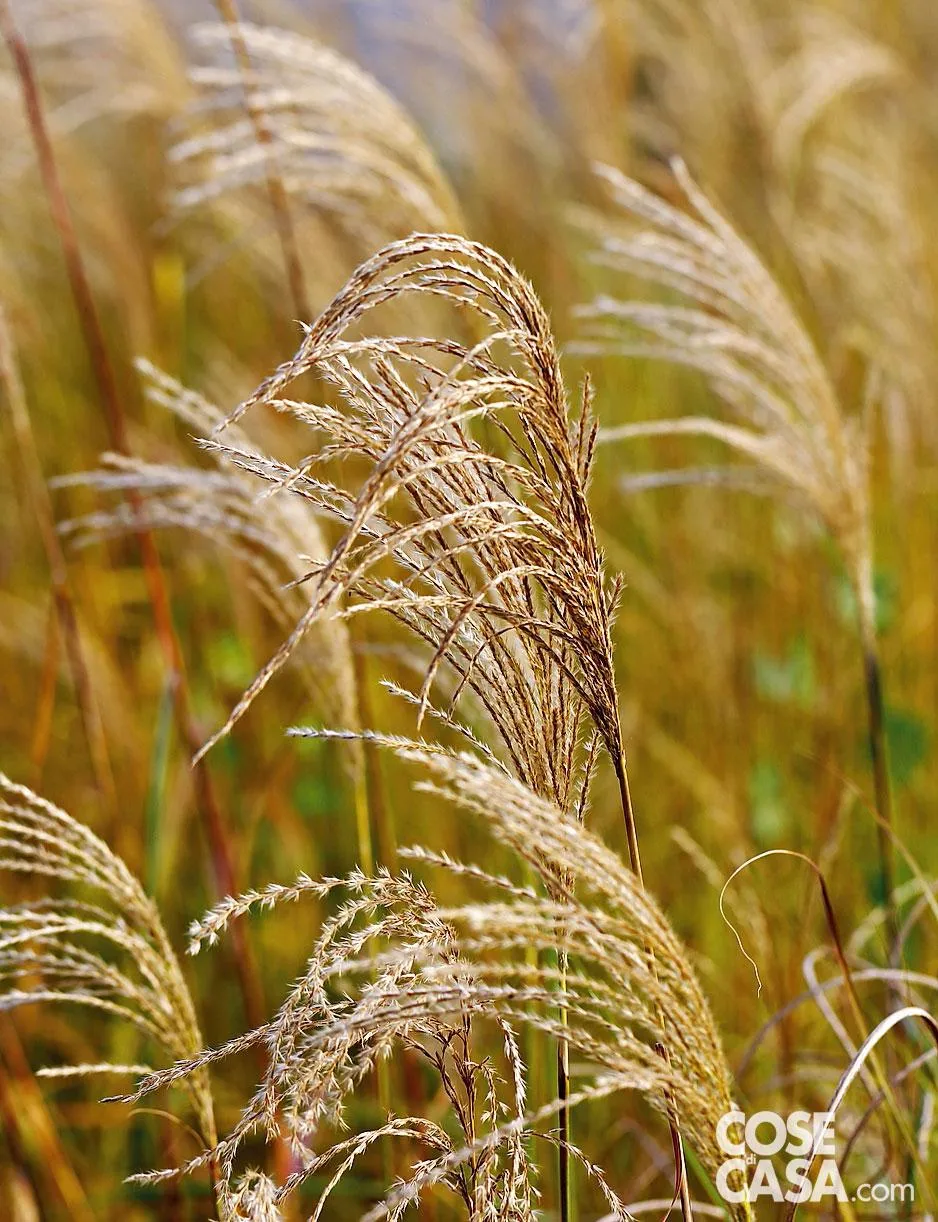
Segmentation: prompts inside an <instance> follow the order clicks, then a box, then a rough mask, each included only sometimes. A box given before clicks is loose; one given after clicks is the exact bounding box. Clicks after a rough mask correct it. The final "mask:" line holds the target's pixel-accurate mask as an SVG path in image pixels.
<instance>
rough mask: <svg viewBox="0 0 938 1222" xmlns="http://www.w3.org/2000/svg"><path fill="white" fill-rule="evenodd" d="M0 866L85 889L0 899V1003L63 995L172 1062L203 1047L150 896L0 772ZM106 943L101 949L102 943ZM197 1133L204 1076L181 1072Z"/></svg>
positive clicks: (208, 1128) (208, 1117) (208, 1119)
mask: <svg viewBox="0 0 938 1222" xmlns="http://www.w3.org/2000/svg"><path fill="white" fill-rule="evenodd" d="M0 869H2V870H6V871H9V872H11V873H16V874H23V875H27V876H29V877H32V878H44V879H58V880H60V881H61V882H64V883H68V884H71V885H72V886H73V887H76V888H78V889H79V894H80V895H81V896H82V897H84V896H86V895H92V896H94V898H93V899H90V898H88V899H86V898H61V899H51V898H50V899H42V900H38V901H29V902H24V903H20V904H16V905H9V906H6V907H4V908H0V975H2V980H3V988H2V991H0V1009H2V1010H12V1009H14V1008H16V1007H18V1006H22V1005H29V1004H33V1003H35V1002H56V1003H59V1002H68V1003H71V1004H77V1005H80V1006H84V1007H86V1008H88V1009H90V1010H92V1011H95V1012H96V1013H97V1014H98V1016H99V1017H101V1018H105V1017H111V1018H115V1019H118V1020H120V1021H121V1022H122V1023H126V1024H128V1025H129V1026H130V1027H133V1028H135V1029H136V1030H137V1031H138V1032H139V1033H140V1034H141V1035H142V1036H144V1037H145V1038H147V1039H150V1040H152V1041H154V1043H155V1045H156V1047H157V1048H159V1049H160V1050H161V1052H162V1053H163V1054H164V1055H165V1056H166V1057H167V1058H168V1059H170V1060H171V1061H178V1060H180V1059H186V1058H189V1057H192V1056H194V1055H196V1054H197V1051H198V1050H199V1049H200V1048H201V1047H202V1043H203V1040H202V1035H201V1033H200V1031H199V1025H198V1022H197V1020H196V1015H195V1009H194V1007H193V1003H192V998H191V996H190V994H189V990H188V987H187V986H186V982H185V979H184V977H183V974H182V971H181V969H180V966H179V962H178V960H177V959H176V956H175V954H174V952H173V949H172V947H171V945H170V943H169V939H168V938H167V936H166V931H165V930H164V928H163V923H162V921H161V919H160V914H159V911H158V909H157V907H156V904H155V903H154V902H153V900H151V899H150V897H149V896H148V895H147V894H146V893H145V892H144V890H143V888H142V887H141V885H140V883H139V882H138V881H137V879H136V878H134V876H133V875H132V874H131V872H130V871H129V870H128V868H127V866H126V865H125V864H124V863H123V861H121V859H120V858H119V857H117V856H116V855H115V854H114V853H112V852H111V850H110V849H109V848H108V846H107V845H106V844H105V843H104V841H103V840H100V839H99V838H98V837H97V836H95V835H94V834H93V833H92V832H91V831H89V829H88V828H86V827H85V826H84V825H83V824H81V823H78V822H77V821H76V820H75V819H73V818H71V816H70V815H67V814H66V813H65V811H63V810H60V809H59V808H58V807H57V806H53V805H52V803H51V802H47V801H46V800H45V799H44V798H40V797H39V796H38V795H37V794H35V793H33V792H32V791H31V790H29V789H27V788H25V786H22V785H16V784H14V783H13V782H12V781H10V780H9V779H8V778H7V777H6V776H4V775H3V774H2V773H0ZM103 947H106V948H107V951H105V950H104V949H103ZM140 1070H141V1067H140V1066H139V1065H120V1064H112V1063H109V1062H108V1063H104V1064H81V1065H69V1066H61V1067H57V1068H55V1069H53V1070H52V1071H51V1074H50V1076H56V1077H63V1076H70V1077H85V1076H92V1075H99V1074H103V1073H114V1074H128V1073H130V1074H139V1073H140ZM185 1085H186V1087H187V1090H188V1093H189V1096H190V1099H191V1103H192V1107H193V1111H194V1114H195V1118H196V1122H197V1124H198V1128H199V1134H200V1136H201V1138H202V1140H203V1141H205V1142H206V1144H207V1147H208V1148H211V1147H212V1146H213V1145H214V1143H215V1137H216V1134H215V1120H214V1114H213V1108H212V1097H211V1093H210V1090H209V1083H208V1076H207V1074H206V1073H205V1072H204V1071H202V1070H201V1069H200V1070H199V1071H198V1072H196V1073H194V1074H193V1075H192V1076H191V1077H190V1078H189V1079H187V1081H186V1084H185Z"/></svg>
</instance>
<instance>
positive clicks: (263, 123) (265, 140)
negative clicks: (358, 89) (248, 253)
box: [215, 0, 311, 322]
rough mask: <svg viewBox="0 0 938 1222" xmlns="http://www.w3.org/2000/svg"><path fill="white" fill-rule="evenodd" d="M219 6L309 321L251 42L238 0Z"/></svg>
mask: <svg viewBox="0 0 938 1222" xmlns="http://www.w3.org/2000/svg"><path fill="white" fill-rule="evenodd" d="M215 6H216V8H217V9H218V11H219V13H220V14H221V16H222V19H223V21H224V22H225V24H226V25H227V27H228V33H229V35H230V37H231V47H232V50H233V51H234V54H235V59H236V60H237V63H238V70H239V71H240V73H241V79H242V82H243V84H244V104H245V107H246V109H247V112H248V117H249V119H250V120H251V125H252V126H253V128H254V137H255V139H256V140H257V143H258V147H259V148H260V149H261V150H262V151H263V153H264V156H265V159H266V166H267V169H266V178H267V194H268V195H269V196H270V206H271V210H272V211H273V214H274V223H275V225H276V226H277V236H278V238H279V239H280V249H281V251H282V253H283V262H284V267H285V269H286V273H287V281H288V283H289V285H290V295H291V297H292V299H293V309H294V311H295V312H296V315H297V318H299V319H301V320H302V321H304V322H308V321H309V319H310V317H311V312H310V306H309V296H308V294H307V292H306V279H305V277H304V275H303V265H302V263H301V262H300V251H299V245H298V243H297V240H296V229H295V228H294V225H293V217H292V215H291V213H290V203H289V200H288V199H287V191H286V187H285V186H284V185H283V179H282V178H281V177H280V175H279V174H278V173H277V172H276V170H275V169H274V165H273V161H272V154H273V150H274V140H273V136H272V135H271V132H270V128H269V127H268V126H267V120H266V118H265V116H264V113H263V111H262V110H261V109H260V108H259V107H257V106H256V105H255V104H254V99H253V97H252V95H251V57H250V55H249V54H248V49H247V44H246V43H245V41H244V35H243V33H242V32H241V17H240V14H239V13H238V6H237V3H236V0H215Z"/></svg>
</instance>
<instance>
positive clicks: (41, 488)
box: [0, 305, 117, 811]
mask: <svg viewBox="0 0 938 1222" xmlns="http://www.w3.org/2000/svg"><path fill="white" fill-rule="evenodd" d="M0 385H2V387H3V390H4V393H5V395H6V399H7V405H8V407H9V411H10V418H11V420H12V423H13V438H14V443H15V445H16V449H17V453H18V456H19V465H20V468H21V470H22V472H23V480H24V482H25V484H26V490H27V495H28V497H29V499H30V501H31V503H32V506H33V511H34V513H35V515H36V525H37V527H38V530H39V536H40V539H41V540H42V547H43V550H44V551H45V554H46V562H47V564H48V566H49V579H50V582H51V585H52V599H53V603H54V606H55V614H56V617H57V619H58V623H59V627H60V629H61V631H62V640H63V641H64V644H65V654H66V657H67V659H68V666H69V670H70V672H71V676H72V685H73V687H74V689H75V699H76V701H77V703H78V710H79V714H80V716H81V723H82V727H83V729H84V733H85V740H86V742H87V744H88V754H89V756H90V758H91V768H92V772H93V774H94V779H95V786H96V788H97V790H98V792H99V793H100V795H101V798H102V800H103V801H104V802H105V804H106V805H107V806H108V807H109V808H110V809H111V810H112V811H113V810H115V809H116V806H117V795H116V792H115V789H114V774H113V772H112V770H111V761H110V757H109V755H108V750H107V741H106V738H105V733H104V725H103V722H102V719H101V710H100V708H99V706H98V701H97V698H96V696H95V693H94V688H93V686H92V683H91V676H90V674H89V671H88V663H87V659H86V657H85V648H84V645H83V644H82V640H81V632H80V630H79V627H78V619H77V616H76V614H75V601H74V599H73V597H72V591H71V587H70V584H69V579H68V570H67V567H66V564H65V556H64V553H63V551H62V544H61V542H60V540H59V536H58V533H57V532H56V529H55V516H54V514H53V512H52V502H51V500H50V498H49V490H48V487H47V486H46V481H45V478H44V476H43V472H42V463H41V460H40V458H39V449H38V447H37V445H36V437H35V434H34V432H33V427H32V420H31V419H30V414H29V405H28V403H27V400H26V392H25V390H24V388H23V382H22V378H21V377H20V371H19V367H18V364H17V361H16V351H15V348H14V343H13V335H12V332H11V330H10V327H9V323H8V321H7V318H6V315H5V312H4V310H3V306H2V305H0Z"/></svg>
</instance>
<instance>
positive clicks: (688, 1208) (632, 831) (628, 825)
mask: <svg viewBox="0 0 938 1222" xmlns="http://www.w3.org/2000/svg"><path fill="white" fill-rule="evenodd" d="M614 767H615V773H616V780H617V781H618V784H619V799H620V802H621V805H622V817H623V819H624V821H625V837H626V841H627V842H628V846H629V864H630V866H631V867H632V873H633V874H634V875H635V877H636V878H637V879H638V883H639V886H640V887H641V888H642V890H644V889H645V878H644V875H643V874H642V858H641V853H640V852H639V847H638V828H637V826H636V823H635V810H634V807H633V806H632V793H631V790H630V789H629V774H628V768H627V767H626V763H625V751H620V752H619V757H618V759H617V760H615V761H614ZM648 959H649V963H650V964H651V969H652V971H653V972H654V973H655V975H656V976H657V965H656V963H655V956H654V952H653V951H651V950H649V951H648ZM659 1020H660V1024H661V1028H662V1030H664V1027H665V1017H664V1015H663V1014H659ZM655 1047H656V1051H657V1052H658V1055H659V1056H660V1057H662V1059H663V1060H664V1061H665V1062H666V1063H667V1064H668V1065H670V1063H671V1058H670V1056H669V1055H668V1050H667V1045H665V1044H661V1043H658V1044H656V1045H655ZM667 1104H668V1128H669V1129H670V1131H671V1144H672V1146H673V1149H674V1158H675V1163H676V1165H677V1182H676V1191H677V1195H678V1197H679V1199H680V1202H681V1216H682V1217H683V1219H684V1222H693V1217H694V1210H693V1205H692V1203H691V1199H690V1187H689V1185H688V1183H687V1166H686V1162H685V1159H684V1141H683V1139H682V1137H681V1126H680V1118H679V1117H678V1114H677V1108H676V1107H675V1106H674V1101H673V1099H672V1098H671V1097H670V1093H669V1095H668V1098H667Z"/></svg>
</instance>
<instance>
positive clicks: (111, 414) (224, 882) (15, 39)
mask: <svg viewBox="0 0 938 1222" xmlns="http://www.w3.org/2000/svg"><path fill="white" fill-rule="evenodd" d="M0 31H2V34H3V38H4V40H5V42H6V44H7V47H8V49H9V52H10V57H11V59H12V60H13V64H14V66H15V69H16V74H17V77H18V79H19V84H20V89H21V92H22V95H23V106H24V109H25V111H26V117H27V120H28V123H29V128H30V133H31V135H32V140H33V145H34V147H35V150H36V157H37V160H38V162H39V171H40V175H41V178H42V183H43V187H44V189H45V193H46V198H47V201H48V204H49V209H50V211H51V213H52V219H53V223H54V225H55V229H56V232H57V233H58V236H59V241H60V243H61V247H62V255H63V257H64V260H65V267H66V272H67V275H68V280H69V285H70V288H71V291H72V296H73V298H74V300H75V306H76V310H77V312H78V320H79V324H80V326H81V330H82V335H83V337H84V341H85V347H86V348H87V351H88V357H89V361H90V363H91V369H92V373H93V376H94V380H95V384H96V386H97V389H98V396H99V399H100V401H101V406H102V408H103V410H104V415H105V419H106V421H107V426H108V431H109V434H110V440H111V445H112V446H113V448H114V449H115V450H117V451H119V452H120V453H121V454H125V455H127V454H129V453H130V446H129V442H128V435H127V422H126V418H125V415H124V408H123V404H122V402H121V397H120V392H119V390H118V387H117V379H116V377H115V375H114V368H113V366H112V364H111V359H110V356H109V354H108V349H107V344H106V342H105V338H104V330H103V327H102V325H101V319H100V317H99V315H98V311H97V307H96V305H95V300H94V296H93V294H92V292H91V285H90V283H89V281H88V276H87V273H86V271H85V265H84V261H83V259H82V255H81V250H80V248H79V245H78V238H77V235H76V232H75V225H74V222H73V220H72V213H71V208H70V207H69V203H68V197H67V196H66V194H65V189H64V187H63V185H62V181H61V178H60V177H59V171H58V166H57V164H56V160H55V153H54V150H53V148H52V141H51V140H50V137H49V130H48V127H47V124H46V121H45V114H44V110H43V105H42V98H41V96H40V93H39V85H38V82H37V80H36V74H35V72H34V70H33V64H32V59H31V57H30V54H29V48H28V47H27V45H26V42H25V40H24V39H23V37H22V35H21V34H20V32H19V30H18V29H17V26H16V23H15V22H14V20H13V14H12V11H11V9H10V5H9V0H0ZM128 499H129V501H130V504H131V508H132V509H133V510H134V512H135V513H136V514H137V515H139V514H140V510H141V500H140V496H139V494H138V493H136V492H134V491H130V492H129V493H128ZM137 537H138V539H139V542H140V551H141V557H142V560H143V571H144V577H145V581H146V585H147V591H148V594H149V598H150V603H151V605H152V608H153V619H154V624H155V627H156V633H157V638H158V640H159V643H160V648H161V650H162V653H163V658H164V662H165V665H166V667H167V670H168V671H169V673H170V674H173V675H175V676H177V682H176V685H175V693H176V713H177V717H178V720H179V724H180V728H181V730H182V734H183V738H184V741H185V743H186V746H187V749H188V750H189V752H190V754H192V755H195V754H196V752H197V751H198V749H199V747H200V746H201V736H200V735H199V733H198V731H197V729H196V727H195V724H194V722H193V719H192V715H191V709H190V704H189V689H188V684H187V682H186V675H185V666H184V662H183V657H182V651H181V649H180V646H179V640H178V638H177V636H176V631H175V628H174V626H173V621H172V613H171V608H170V601H169V592H168V590H167V586H166V580H165V577H164V574H163V569H162V565H161V563H160V558H159V553H158V551H157V548H156V543H155V541H154V539H153V535H152V533H151V532H150V531H149V530H147V529H146V528H145V527H144V526H143V525H140V527H139V528H138V530H137ZM194 779H195V788H196V797H197V809H198V810H199V813H200V816H201V820H202V824H203V828H204V830H205V834H206V839H207V841H208V844H209V851H210V855H211V860H212V870H213V877H214V883H215V887H216V889H217V891H218V892H219V893H220V894H221V895H225V894H228V895H236V894H238V891H239V888H238V886H237V882H236V879H235V873H234V868H233V864H232V855H231V851H230V848H229V845H228V839H227V834H226V832H225V828H224V824H223V822H222V818H221V812H220V810H219V808H218V804H217V801H216V799H215V794H214V789H213V787H212V782H211V778H210V776H209V774H208V771H207V769H206V767H205V765H204V763H201V762H200V763H197V764H196V766H195V770H194ZM232 949H233V953H234V958H235V965H236V970H237V975H238V980H239V984H240V988H241V992H242V996H243V1001H244V1008H245V1014H246V1016H247V1019H248V1022H249V1023H250V1024H251V1025H252V1026H258V1025H260V1023H262V1022H263V1021H264V1003H263V998H262V995H261V989H260V981H259V978H258V975H257V970H256V966H255V965H254V963H253V960H252V958H251V954H250V948H249V946H248V943H247V940H246V937H245V935H244V933H243V931H238V930H236V931H235V937H234V940H233V942H232Z"/></svg>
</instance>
